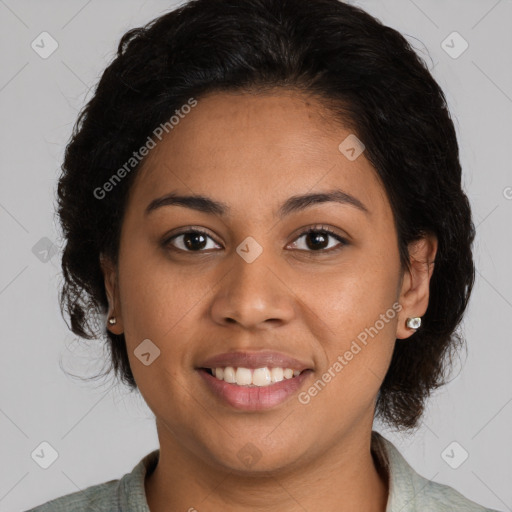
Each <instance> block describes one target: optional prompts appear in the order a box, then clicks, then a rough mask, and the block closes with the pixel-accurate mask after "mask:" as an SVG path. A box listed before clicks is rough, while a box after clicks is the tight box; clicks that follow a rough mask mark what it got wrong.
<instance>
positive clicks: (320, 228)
mask: <svg viewBox="0 0 512 512" xmlns="http://www.w3.org/2000/svg"><path fill="white" fill-rule="evenodd" d="M310 233H326V234H327V235H329V236H331V237H333V238H335V239H336V240H338V241H339V242H340V243H341V245H338V246H336V247H331V248H330V249H319V250H317V251H314V250H304V249H298V250H299V251H300V252H306V253H312V254H315V253H319V254H326V253H331V252H337V251H339V250H340V249H342V248H343V246H345V245H348V241H347V240H346V239H345V238H343V237H341V236H340V235H338V234H337V233H335V232H334V231H333V230H332V229H330V228H328V227H326V226H311V227H309V228H307V229H306V230H304V231H302V232H301V233H300V234H299V235H298V236H297V237H296V238H295V240H294V242H295V241H296V240H299V239H300V238H301V237H303V236H304V235H308V234H310ZM189 234H200V235H204V236H206V237H208V238H211V239H212V240H213V241H214V242H215V243H216V244H218V242H217V241H216V240H214V239H213V238H212V237H211V236H210V235H209V234H208V233H207V232H206V231H203V230H202V229H197V228H188V229H187V230H186V231H181V232H180V233H176V234H174V235H173V236H171V237H169V238H166V239H165V240H164V241H163V242H162V245H163V246H164V248H169V249H170V250H172V251H175V252H181V253H183V252H185V253H198V254H200V253H204V252H206V251H205V250H198V251H188V250H185V249H179V248H177V247H175V246H173V245H172V243H171V242H172V240H174V239H175V238H178V237H179V236H182V235H189ZM218 245H220V244H218Z"/></svg>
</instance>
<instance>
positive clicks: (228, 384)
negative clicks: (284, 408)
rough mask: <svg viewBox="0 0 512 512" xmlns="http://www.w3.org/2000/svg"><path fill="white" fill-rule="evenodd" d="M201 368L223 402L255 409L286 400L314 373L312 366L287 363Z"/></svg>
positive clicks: (203, 376) (209, 388)
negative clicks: (303, 366) (297, 366)
mask: <svg viewBox="0 0 512 512" xmlns="http://www.w3.org/2000/svg"><path fill="white" fill-rule="evenodd" d="M197 371H198V373H199V375H200V376H201V378H202V381H203V383H204V384H205V385H206V387H207V389H208V391H209V392H210V393H211V395H212V396H213V397H214V398H215V399H216V400H217V401H218V402H219V403H220V404H221V405H222V406H226V405H227V406H228V407H229V408H231V409H238V410H242V411H252V412H257V411H264V410H267V409H273V408H276V407H278V406H279V405H281V404H284V403H285V402H287V401H288V400H289V399H290V398H291V397H292V396H293V395H295V394H296V393H297V392H298V391H299V390H300V388H301V387H303V386H305V382H306V381H307V379H308V378H309V377H310V376H311V375H312V374H313V370H311V369H304V370H293V369H292V368H283V367H272V368H269V367H262V368H254V369H253V368H245V367H233V366H227V367H215V368H208V367H202V368H197Z"/></svg>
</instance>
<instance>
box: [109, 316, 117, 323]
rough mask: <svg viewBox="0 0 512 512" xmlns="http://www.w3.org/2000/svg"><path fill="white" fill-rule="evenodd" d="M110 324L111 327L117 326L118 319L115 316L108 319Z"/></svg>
mask: <svg viewBox="0 0 512 512" xmlns="http://www.w3.org/2000/svg"><path fill="white" fill-rule="evenodd" d="M108 323H109V324H110V325H115V324H116V323H117V320H116V317H115V316H113V317H111V318H109V319H108Z"/></svg>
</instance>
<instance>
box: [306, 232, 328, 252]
mask: <svg viewBox="0 0 512 512" xmlns="http://www.w3.org/2000/svg"><path fill="white" fill-rule="evenodd" d="M310 242H311V243H310ZM306 245H307V246H308V248H309V249H313V250H314V249H323V248H325V246H327V245H328V236H327V233H325V231H311V232H309V233H308V234H307V236H306Z"/></svg>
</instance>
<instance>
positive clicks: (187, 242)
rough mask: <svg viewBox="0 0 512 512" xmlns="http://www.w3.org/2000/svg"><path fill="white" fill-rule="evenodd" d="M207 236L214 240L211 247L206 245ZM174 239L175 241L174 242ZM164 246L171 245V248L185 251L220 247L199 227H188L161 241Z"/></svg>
mask: <svg viewBox="0 0 512 512" xmlns="http://www.w3.org/2000/svg"><path fill="white" fill-rule="evenodd" d="M208 238H209V239H210V240H211V241H212V242H214V243H213V247H212V246H210V247H208V241H207V240H208ZM175 241H176V243H174V242H175ZM163 245H164V247H168V246H170V245H171V246H172V247H171V248H172V249H174V250H177V251H185V252H203V250H205V249H215V248H222V247H220V246H219V245H218V244H217V242H215V240H213V238H212V237H211V236H209V235H208V234H207V233H206V232H205V231H202V230H200V229H189V230H188V231H182V232H181V233H178V234H176V235H173V236H172V237H170V238H167V239H166V240H164V242H163Z"/></svg>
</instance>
